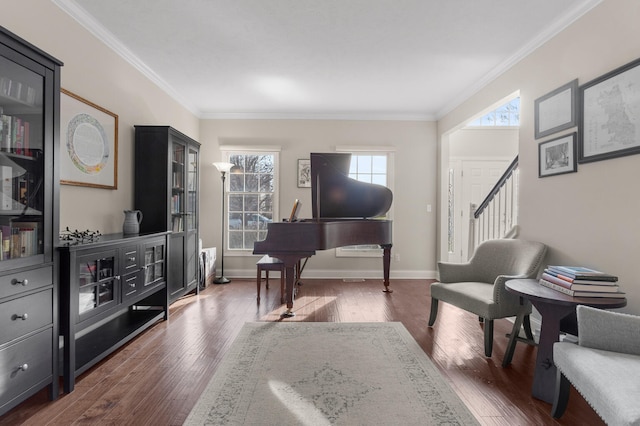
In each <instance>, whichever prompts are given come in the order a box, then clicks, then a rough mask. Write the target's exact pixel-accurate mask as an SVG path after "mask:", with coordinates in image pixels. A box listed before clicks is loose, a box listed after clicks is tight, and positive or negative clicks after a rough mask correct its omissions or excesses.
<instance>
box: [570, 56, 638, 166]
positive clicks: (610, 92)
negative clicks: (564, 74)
mask: <svg viewBox="0 0 640 426" xmlns="http://www.w3.org/2000/svg"><path fill="white" fill-rule="evenodd" d="M638 88H640V59H636V60H635V61H633V62H630V63H628V64H626V65H623V66H621V67H620V68H617V69H615V70H613V71H611V72H609V73H607V74H605V75H602V76H600V77H598V78H596V79H595V80H592V81H590V82H588V83H586V84H584V85H582V86H581V87H580V95H581V96H580V99H581V101H582V105H581V106H582V108H581V114H580V120H579V126H578V129H579V134H580V138H579V140H578V162H579V163H589V162H591V161H600V160H608V159H610V158H616V157H622V156H625V155H632V154H640V90H639V89H638Z"/></svg>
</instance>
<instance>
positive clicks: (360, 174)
mask: <svg viewBox="0 0 640 426" xmlns="http://www.w3.org/2000/svg"><path fill="white" fill-rule="evenodd" d="M338 150H339V151H340V149H338ZM344 150H345V151H347V149H344ZM352 150H353V149H350V150H348V151H349V152H352V154H351V165H350V167H349V177H350V178H352V179H355V180H358V181H361V182H366V183H374V184H377V185H383V186H386V187H387V188H389V189H391V190H393V188H392V186H391V184H390V182H391V167H390V163H391V159H392V152H390V151H391V150H390V149H388V148H384V149H382V150H380V148H371V151H369V152H364V151H359V150H358V151H357V152H353V151H352ZM392 208H393V207H392ZM384 217H385V218H390V217H391V210H390V211H388V212H387V214H386V215H385V216H384ZM336 256H338V257H378V256H382V249H381V248H380V247H379V246H378V245H375V244H374V245H357V246H347V247H340V248H337V249H336Z"/></svg>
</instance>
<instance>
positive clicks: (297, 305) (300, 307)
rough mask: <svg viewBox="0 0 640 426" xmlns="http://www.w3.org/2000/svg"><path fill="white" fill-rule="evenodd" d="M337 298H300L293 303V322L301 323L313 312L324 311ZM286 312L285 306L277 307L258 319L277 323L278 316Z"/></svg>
mask: <svg viewBox="0 0 640 426" xmlns="http://www.w3.org/2000/svg"><path fill="white" fill-rule="evenodd" d="M336 299H337V297H334V296H332V297H326V296H325V297H310V296H302V297H300V298H298V299H296V300H295V302H293V312H294V313H295V316H294V317H293V318H294V319H295V320H298V321H303V320H305V319H307V318H308V317H309V316H312V315H313V314H314V312H315V311H317V310H320V309H324V308H326V307H327V306H328V305H330V304H333V303H335V302H336ZM286 310H287V308H286V306H285V305H282V306H279V307H278V308H276V309H275V310H273V311H271V312H269V313H267V314H266V315H263V316H262V317H261V318H260V319H261V320H263V321H277V320H279V319H280V315H281V314H282V313H283V312H285V311H286Z"/></svg>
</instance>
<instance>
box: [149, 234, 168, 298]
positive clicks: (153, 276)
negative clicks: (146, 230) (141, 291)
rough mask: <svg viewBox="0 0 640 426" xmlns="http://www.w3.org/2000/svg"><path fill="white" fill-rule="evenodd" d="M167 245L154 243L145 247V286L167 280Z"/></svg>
mask: <svg viewBox="0 0 640 426" xmlns="http://www.w3.org/2000/svg"><path fill="white" fill-rule="evenodd" d="M165 256H166V254H165V245H164V243H163V242H158V243H153V244H149V245H147V246H145V248H144V286H145V287H147V286H149V285H151V284H154V283H156V282H160V281H164V280H165V272H164V271H165V268H164V266H165V265H164V263H165Z"/></svg>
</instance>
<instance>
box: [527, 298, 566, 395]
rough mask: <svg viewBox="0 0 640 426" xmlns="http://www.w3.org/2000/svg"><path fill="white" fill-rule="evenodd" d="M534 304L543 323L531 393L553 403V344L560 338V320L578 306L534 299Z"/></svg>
mask: <svg viewBox="0 0 640 426" xmlns="http://www.w3.org/2000/svg"><path fill="white" fill-rule="evenodd" d="M533 305H534V306H535V307H536V309H537V310H538V312H540V315H541V316H542V325H541V327H540V342H539V343H538V355H537V357H536V369H535V372H534V376H533V388H532V390H531V395H533V397H534V398H538V399H541V400H543V401H545V402H549V403H552V402H553V395H554V391H555V386H556V366H555V364H554V363H553V344H554V343H556V342H557V341H559V340H560V320H562V318H564V317H566V316H567V315H569V314H571V313H572V312H575V310H576V307H575V306H573V305H572V306H561V305H554V304H548V303H543V302H541V301H533Z"/></svg>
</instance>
